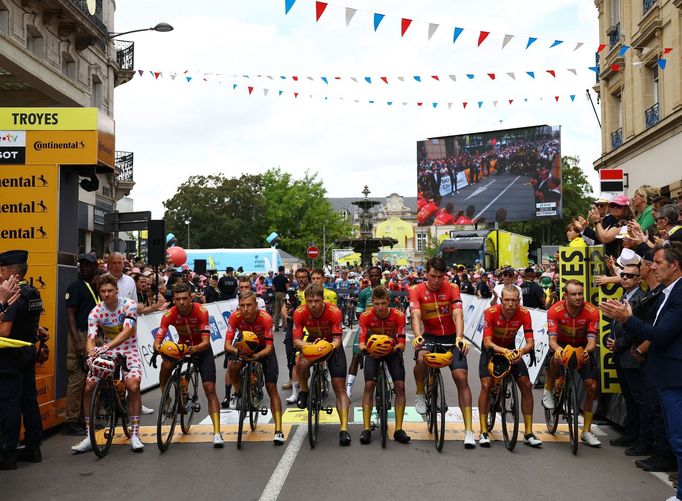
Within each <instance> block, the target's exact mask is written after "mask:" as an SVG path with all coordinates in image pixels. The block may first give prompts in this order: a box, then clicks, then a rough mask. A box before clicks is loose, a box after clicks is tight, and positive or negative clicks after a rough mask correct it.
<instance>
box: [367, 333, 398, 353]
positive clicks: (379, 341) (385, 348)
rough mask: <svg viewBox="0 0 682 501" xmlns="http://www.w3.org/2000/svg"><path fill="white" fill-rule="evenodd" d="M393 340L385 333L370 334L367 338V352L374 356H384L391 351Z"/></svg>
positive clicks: (393, 344)
mask: <svg viewBox="0 0 682 501" xmlns="http://www.w3.org/2000/svg"><path fill="white" fill-rule="evenodd" d="M394 347H395V341H393V339H392V338H391V337H389V336H386V335H385V334H372V335H371V336H370V337H369V339H368V340H367V352H368V353H369V354H370V355H372V356H375V357H385V356H386V355H390V354H391V353H392V352H393V348H394Z"/></svg>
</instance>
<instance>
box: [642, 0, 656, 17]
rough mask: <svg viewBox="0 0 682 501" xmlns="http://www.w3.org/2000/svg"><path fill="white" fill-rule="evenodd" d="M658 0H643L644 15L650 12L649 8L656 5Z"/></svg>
mask: <svg viewBox="0 0 682 501" xmlns="http://www.w3.org/2000/svg"><path fill="white" fill-rule="evenodd" d="M655 3H656V0H642V15H644V14H646V13H647V12H649V9H650V8H651V7H653V6H654V4H655Z"/></svg>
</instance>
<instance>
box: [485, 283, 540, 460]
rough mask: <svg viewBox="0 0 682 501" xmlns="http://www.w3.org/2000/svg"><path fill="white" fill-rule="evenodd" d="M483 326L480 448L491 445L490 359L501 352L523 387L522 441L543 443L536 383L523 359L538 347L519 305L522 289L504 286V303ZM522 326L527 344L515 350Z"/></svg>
mask: <svg viewBox="0 0 682 501" xmlns="http://www.w3.org/2000/svg"><path fill="white" fill-rule="evenodd" d="M483 318H484V321H485V323H484V327H483V348H484V351H483V352H482V353H481V360H480V363H479V365H478V375H479V377H480V378H481V393H480V394H479V396H478V413H479V418H480V421H481V437H480V438H479V440H478V443H479V445H480V446H481V447H490V436H489V435H488V406H489V404H490V402H489V398H490V390H491V389H492V386H493V377H492V376H491V375H490V373H489V372H488V362H490V359H491V357H492V356H493V353H501V354H502V355H504V356H505V357H506V358H507V360H509V362H510V363H511V374H512V375H513V376H514V379H515V380H516V384H517V385H518V387H519V389H520V390H521V412H522V413H523V423H524V426H525V433H524V435H523V443H524V444H526V445H530V446H531V447H540V446H542V441H541V440H540V439H539V438H538V437H536V436H535V434H534V433H533V385H532V384H531V382H530V377H529V376H528V367H526V363H525V362H524V361H523V358H522V357H523V355H525V354H526V353H532V352H533V350H534V349H535V339H534V338H533V324H532V321H531V318H530V312H529V311H528V310H527V309H526V308H524V307H523V306H520V305H519V290H518V289H517V288H516V287H513V286H511V285H508V286H506V287H504V288H503V289H502V304H501V305H495V306H492V307H490V308H488V309H487V310H485V314H484V316H483ZM519 329H523V335H524V338H525V340H526V343H525V346H524V347H523V348H521V349H518V350H517V349H516V333H517V332H518V331H519Z"/></svg>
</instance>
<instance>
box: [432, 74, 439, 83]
mask: <svg viewBox="0 0 682 501" xmlns="http://www.w3.org/2000/svg"><path fill="white" fill-rule="evenodd" d="M431 78H433V79H434V80H437V81H438V82H440V78H438V75H431Z"/></svg>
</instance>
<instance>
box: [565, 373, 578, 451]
mask: <svg viewBox="0 0 682 501" xmlns="http://www.w3.org/2000/svg"><path fill="white" fill-rule="evenodd" d="M564 384H565V385H566V390H565V391H566V421H568V438H569V441H570V444H571V452H573V454H578V395H577V394H576V391H575V382H574V381H573V374H567V375H566V382H565V383H564Z"/></svg>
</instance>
